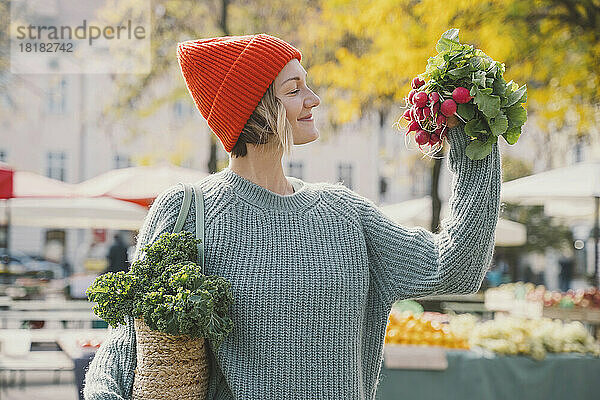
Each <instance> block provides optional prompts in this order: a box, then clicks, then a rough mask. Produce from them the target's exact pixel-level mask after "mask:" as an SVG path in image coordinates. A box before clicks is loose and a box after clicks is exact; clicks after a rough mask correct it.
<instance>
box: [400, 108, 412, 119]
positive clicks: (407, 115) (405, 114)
mask: <svg viewBox="0 0 600 400" xmlns="http://www.w3.org/2000/svg"><path fill="white" fill-rule="evenodd" d="M402 118H404V119H405V120H407V121H410V120H411V119H412V116H411V115H410V108H409V109H407V110H406V111H404V114H402Z"/></svg>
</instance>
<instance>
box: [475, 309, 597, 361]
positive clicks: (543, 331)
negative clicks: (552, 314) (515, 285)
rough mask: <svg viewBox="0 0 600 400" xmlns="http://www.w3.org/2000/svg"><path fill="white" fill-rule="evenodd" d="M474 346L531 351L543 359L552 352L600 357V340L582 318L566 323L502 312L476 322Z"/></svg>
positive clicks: (511, 351) (508, 351)
mask: <svg viewBox="0 0 600 400" xmlns="http://www.w3.org/2000/svg"><path fill="white" fill-rule="evenodd" d="M469 345H470V346H471V347H475V346H478V347H482V348H485V349H488V350H491V351H493V352H495V353H499V354H508V355H517V354H524V355H529V356H531V357H532V358H534V359H536V360H542V359H544V358H545V357H546V354H547V353H549V352H551V353H572V352H575V353H590V354H592V355H594V356H596V357H600V344H599V343H597V342H596V341H595V340H594V338H593V337H592V336H591V335H590V333H589V332H588V331H587V329H586V328H585V326H584V325H583V324H582V323H581V322H579V321H573V322H570V323H563V322H562V321H561V320H558V319H555V320H552V319H550V318H538V319H527V318H519V317H513V316H504V315H502V314H500V315H498V316H497V317H496V318H494V319H493V320H490V321H485V322H482V323H479V324H476V325H475V327H474V328H473V330H472V331H471V334H470V336H469Z"/></svg>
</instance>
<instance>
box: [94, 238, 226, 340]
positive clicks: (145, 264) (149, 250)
mask: <svg viewBox="0 0 600 400" xmlns="http://www.w3.org/2000/svg"><path fill="white" fill-rule="evenodd" d="M199 243H201V240H200V239H196V238H195V237H194V235H193V234H192V233H190V232H187V231H183V232H180V233H164V234H162V235H161V236H160V237H159V238H158V239H157V240H156V241H155V242H154V243H153V244H151V245H147V246H144V247H143V248H142V251H143V252H144V255H145V257H143V258H142V257H140V259H138V260H136V261H135V262H134V263H133V265H132V266H131V269H130V270H129V271H128V272H122V271H121V272H117V273H113V272H108V273H106V274H103V275H101V276H99V277H98V278H96V280H95V281H94V283H93V284H92V285H91V286H90V287H89V288H88V289H87V291H86V294H87V296H88V299H89V301H91V302H96V303H97V304H96V305H95V306H94V313H95V314H96V315H98V316H99V317H100V318H102V319H103V320H105V321H106V322H107V323H108V324H109V325H111V326H113V327H116V326H118V325H119V324H124V323H125V317H126V316H133V317H134V318H144V321H145V322H146V323H147V324H148V326H149V327H150V328H151V329H153V330H157V331H160V332H164V333H168V334H171V335H188V336H190V337H204V338H206V339H208V340H209V341H210V342H211V344H212V345H213V346H214V347H218V346H219V345H220V344H221V343H222V342H223V340H224V339H225V338H226V337H227V336H228V335H229V334H230V333H231V330H232V329H233V322H232V320H231V318H230V316H229V308H230V306H231V305H232V304H233V295H232V293H231V283H230V282H229V281H227V280H226V279H224V278H222V277H219V276H216V275H204V274H203V273H202V269H201V267H200V266H199V265H197V264H196V260H197V259H198V248H197V245H198V244H199Z"/></svg>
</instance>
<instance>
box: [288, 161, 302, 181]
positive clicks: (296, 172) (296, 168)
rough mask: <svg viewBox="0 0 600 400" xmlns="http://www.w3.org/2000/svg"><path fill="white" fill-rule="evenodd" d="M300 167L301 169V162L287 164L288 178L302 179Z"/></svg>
mask: <svg viewBox="0 0 600 400" xmlns="http://www.w3.org/2000/svg"><path fill="white" fill-rule="evenodd" d="M302 167H303V163H302V161H290V162H288V176H293V177H295V178H298V179H303V178H302V174H303V171H302Z"/></svg>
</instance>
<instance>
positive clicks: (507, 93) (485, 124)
mask: <svg viewBox="0 0 600 400" xmlns="http://www.w3.org/2000/svg"><path fill="white" fill-rule="evenodd" d="M458 33H459V30H458V29H455V28H454V29H449V30H447V31H446V32H444V33H443V34H442V37H441V38H440V39H439V41H438V42H437V45H436V50H437V51H438V54H437V55H435V56H432V57H430V58H429V59H428V61H427V67H426V69H425V72H424V73H423V74H421V75H419V78H420V79H422V80H423V81H424V82H425V85H424V86H423V87H422V88H420V89H419V90H424V91H426V92H428V93H432V92H437V93H439V95H440V96H441V97H442V99H441V100H440V101H443V100H445V99H447V98H450V97H451V96H452V92H453V91H454V90H455V89H456V88H458V87H464V88H466V89H468V90H469V93H470V95H471V96H472V97H473V98H472V99H471V100H470V101H469V102H468V103H462V104H458V108H457V111H456V114H457V115H458V116H459V117H460V119H462V121H463V122H464V123H465V127H464V130H465V133H466V134H467V135H469V136H470V137H471V138H472V139H474V140H473V141H472V142H471V143H470V144H469V145H468V147H467V151H466V154H467V156H468V157H469V158H471V159H474V160H478V159H482V158H484V157H485V156H487V155H488V154H489V153H490V152H491V151H492V144H494V143H497V140H498V137H500V136H502V137H503V138H504V139H505V140H506V142H507V143H509V144H511V145H512V144H515V143H516V142H517V140H518V139H519V136H520V135H521V127H522V126H523V124H525V121H526V120H527V111H526V110H525V108H524V107H523V103H525V102H526V101H527V86H526V85H522V86H519V85H518V84H516V83H515V82H513V81H510V82H508V83H507V82H506V81H505V80H504V72H505V66H504V64H502V63H500V62H498V61H495V60H493V59H492V58H491V57H489V56H488V55H487V54H485V53H484V52H483V51H482V50H480V49H476V48H474V47H473V46H471V45H468V44H461V43H460V41H459V37H458Z"/></svg>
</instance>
